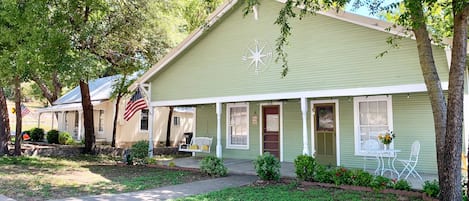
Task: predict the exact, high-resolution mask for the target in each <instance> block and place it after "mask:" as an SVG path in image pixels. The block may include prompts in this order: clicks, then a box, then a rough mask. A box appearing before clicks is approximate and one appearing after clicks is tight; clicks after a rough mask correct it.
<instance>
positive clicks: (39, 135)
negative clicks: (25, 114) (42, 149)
mask: <svg viewBox="0 0 469 201" xmlns="http://www.w3.org/2000/svg"><path fill="white" fill-rule="evenodd" d="M29 133H30V134H31V140H32V141H34V142H39V141H43V140H44V129H42V128H33V129H31V130H30V132H29Z"/></svg>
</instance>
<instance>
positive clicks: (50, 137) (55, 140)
mask: <svg viewBox="0 0 469 201" xmlns="http://www.w3.org/2000/svg"><path fill="white" fill-rule="evenodd" d="M46 138H47V142H49V143H51V144H59V131H58V130H50V131H48V132H47V136H46Z"/></svg>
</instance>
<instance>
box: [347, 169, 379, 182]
mask: <svg viewBox="0 0 469 201" xmlns="http://www.w3.org/2000/svg"><path fill="white" fill-rule="evenodd" d="M373 178H374V177H373V175H372V174H370V173H369V172H367V171H364V170H362V169H355V170H352V171H350V183H349V184H351V185H355V186H371V182H373Z"/></svg>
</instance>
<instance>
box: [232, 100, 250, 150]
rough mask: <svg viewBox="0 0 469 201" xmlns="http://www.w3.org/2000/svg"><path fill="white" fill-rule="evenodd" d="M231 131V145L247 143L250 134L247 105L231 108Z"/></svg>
mask: <svg viewBox="0 0 469 201" xmlns="http://www.w3.org/2000/svg"><path fill="white" fill-rule="evenodd" d="M229 112H230V122H229V125H230V131H229V132H230V133H229V135H230V136H229V138H230V140H231V145H247V136H248V125H247V120H248V114H247V107H245V106H239V107H231V108H230V111H229Z"/></svg>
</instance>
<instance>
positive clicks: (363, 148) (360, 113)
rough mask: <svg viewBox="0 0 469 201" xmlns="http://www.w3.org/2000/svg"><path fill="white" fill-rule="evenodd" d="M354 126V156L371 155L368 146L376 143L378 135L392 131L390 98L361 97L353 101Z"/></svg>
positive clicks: (380, 144)
mask: <svg viewBox="0 0 469 201" xmlns="http://www.w3.org/2000/svg"><path fill="white" fill-rule="evenodd" d="M353 105H354V125H355V155H373V154H371V153H372V152H371V153H370V151H369V150H370V149H377V148H379V147H370V146H369V144H370V142H372V143H371V144H375V145H376V142H378V143H377V144H378V146H383V145H382V143H379V140H378V135H379V134H380V133H384V132H386V131H388V130H392V128H393V125H392V97H391V96H390V95H388V96H363V97H355V98H354V99H353Z"/></svg>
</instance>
